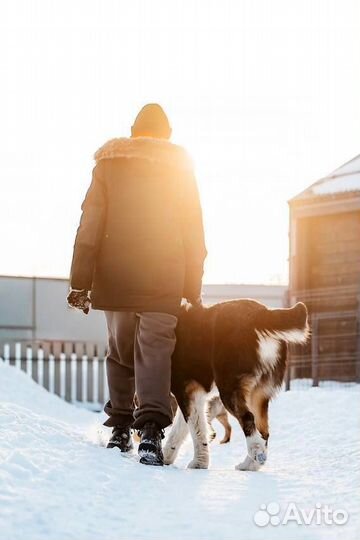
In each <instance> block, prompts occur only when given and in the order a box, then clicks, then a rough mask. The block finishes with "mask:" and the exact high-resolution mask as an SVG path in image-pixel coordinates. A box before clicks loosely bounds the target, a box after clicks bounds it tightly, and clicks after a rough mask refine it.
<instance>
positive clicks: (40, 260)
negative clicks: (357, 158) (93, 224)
mask: <svg viewBox="0 0 360 540" xmlns="http://www.w3.org/2000/svg"><path fill="white" fill-rule="evenodd" d="M0 55H1V56H0V67H1V84H0V94H1V96H0V97H1V99H0V145H1V160H0V181H1V192H0V194H1V207H0V208H1V211H0V231H1V256H0V274H17V275H39V276H67V275H68V272H69V267H70V262H71V255H72V246H73V241H74V237H75V232H76V228H77V225H78V221H79V217H80V204H81V201H82V199H83V197H84V194H85V192H86V189H87V187H88V184H89V182H90V172H91V169H92V167H93V161H92V155H93V153H94V151H95V150H96V149H97V147H99V146H100V145H101V144H103V143H104V142H105V140H107V139H109V138H112V137H117V136H127V135H129V133H130V126H131V124H132V122H133V119H134V117H135V116H136V114H137V112H138V110H139V109H140V108H141V107H142V106H143V105H144V104H145V103H147V102H154V101H156V102H159V103H160V104H161V105H162V106H163V107H164V109H165V110H166V112H167V114H168V116H169V118H170V122H171V124H172V126H173V138H172V140H173V142H176V143H179V144H184V145H185V146H186V147H187V148H188V150H189V152H190V153H191V155H192V157H193V158H194V161H195V164H196V171H197V177H198V183H199V189H200V192H201V198H202V205H203V212H204V220H205V226H206V239H207V247H208V251H209V255H208V259H207V262H206V271H205V277H204V281H205V282H208V283H209V282H213V283H215V282H218V283H231V282H232V283H234V282H248V283H256V282H259V283H261V282H262V283H269V282H273V283H274V282H278V281H281V282H286V280H287V249H288V239H287V229H288V207H287V203H286V201H287V199H289V198H290V197H292V196H293V195H295V194H296V193H298V192H299V191H301V190H302V189H304V188H305V187H306V186H307V185H308V184H310V183H311V182H313V181H314V180H317V179H318V178H319V177H321V176H324V175H326V174H327V173H329V172H330V171H331V170H333V169H334V168H336V167H338V166H339V165H341V164H342V163H343V162H344V161H347V160H348V159H350V158H352V157H354V155H356V154H358V153H359V152H360V102H359V99H360V70H359V66H360V2H358V1H357V0H341V1H339V0H301V1H297V0H292V1H289V0H271V1H269V0H247V1H241V0H234V1H225V0H222V1H220V0H218V1H216V2H215V1H212V0H204V1H195V0H188V1H184V0H183V1H174V0H151V1H146V0H144V1H140V0H138V1H136V0H135V1H134V0H132V1H131V2H130V0H128V1H121V0H116V1H113V0H107V1H106V2H105V1H104V0H76V1H74V0H72V1H67V0H66V1H65V0H59V1H53V0H42V1H34V0H33V1H28V0H8V1H4V2H1V3H0Z"/></svg>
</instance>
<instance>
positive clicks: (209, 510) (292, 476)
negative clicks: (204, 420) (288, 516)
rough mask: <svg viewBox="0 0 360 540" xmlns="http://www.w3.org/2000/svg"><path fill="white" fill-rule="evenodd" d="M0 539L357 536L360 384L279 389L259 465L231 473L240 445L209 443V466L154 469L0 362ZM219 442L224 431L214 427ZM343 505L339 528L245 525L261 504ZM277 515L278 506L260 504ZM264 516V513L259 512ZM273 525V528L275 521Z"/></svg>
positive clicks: (90, 419) (237, 441) (184, 458)
mask: <svg viewBox="0 0 360 540" xmlns="http://www.w3.org/2000/svg"><path fill="white" fill-rule="evenodd" d="M0 399H1V402H0V441H1V443H0V531H1V538H3V539H4V540H10V539H11V540H17V539H19V540H20V539H23V538H26V540H42V539H47V540H73V539H74V540H75V539H76V540H92V539H96V540H99V539H100V538H101V539H103V540H115V539H116V540H121V539H139V540H140V539H141V540H142V539H159V540H161V539H171V540H177V539H179V540H180V539H182V540H186V539H198V540H205V539H206V540H213V539H214V540H219V539H220V538H223V539H227V540H232V539H234V540H235V539H239V538H244V539H246V540H252V539H264V538H268V539H270V540H272V539H275V538H276V539H278V538H279V539H282V538H283V539H286V540H289V538H290V539H291V540H293V539H295V540H297V539H309V540H314V539H324V540H325V539H326V540H329V539H330V540H331V539H335V538H340V537H341V538H346V539H347V540H352V539H355V538H356V537H357V535H358V532H359V528H360V527H359V526H360V520H359V503H360V493H359V485H360V460H359V454H360V450H359V447H360V444H359V432H360V422H359V411H360V407H359V404H360V403H359V401H360V392H359V386H358V385H356V386H352V387H350V388H343V387H341V386H339V387H336V388H332V389H330V388H326V387H325V388H311V389H305V390H291V391H290V392H283V393H281V394H280V396H279V397H278V398H277V399H276V400H275V401H274V402H273V404H272V405H271V409H270V419H271V438H270V444H269V459H268V462H267V464H266V465H265V467H264V468H263V470H262V471H260V472H257V473H256V472H240V471H235V470H234V466H235V465H236V464H237V463H238V462H239V461H240V460H242V459H243V457H244V455H245V452H246V451H245V440H244V437H243V435H242V433H241V432H240V430H239V429H238V427H237V426H236V422H235V421H233V422H232V423H233V426H234V433H233V438H232V441H231V442H230V444H228V445H219V444H218V439H216V440H215V441H214V442H213V443H212V444H211V452H212V463H211V468H210V470H208V471H206V470H187V469H185V467H186V464H187V462H188V461H190V459H191V457H192V456H191V442H190V441H189V440H188V441H187V442H186V443H185V445H184V448H183V450H182V451H181V453H180V457H179V458H178V460H177V462H176V465H174V466H170V467H163V468H158V467H156V468H152V467H145V466H142V465H140V464H139V463H138V462H137V460H136V457H133V458H129V457H124V456H122V455H120V454H119V453H118V452H117V450H116V449H113V450H107V449H106V448H104V447H103V446H102V445H101V442H104V437H108V435H109V430H106V428H103V427H102V421H103V419H104V417H103V415H102V414H98V413H92V412H89V411H87V410H82V409H80V408H77V407H74V406H73V405H69V404H67V403H65V402H64V401H62V400H60V399H59V398H58V397H56V396H54V395H50V394H49V393H48V392H47V391H46V390H44V389H43V388H41V387H39V386H38V385H36V383H34V382H33V381H32V380H31V379H30V378H29V377H28V376H27V375H26V374H25V373H23V372H20V371H18V370H17V369H16V368H14V367H10V366H6V365H4V364H3V363H2V362H0ZM216 429H217V430H218V432H219V435H222V428H221V427H220V426H219V425H218V424H216ZM268 503H277V504H278V505H280V509H281V510H280V513H279V515H280V516H282V515H283V513H284V511H285V510H286V507H287V505H288V504H289V503H296V505H297V507H298V508H299V509H301V510H304V511H305V510H306V511H308V510H310V509H312V508H315V504H316V503H318V504H321V505H330V506H331V507H332V508H333V509H344V510H346V511H347V512H348V513H349V520H348V522H347V523H346V524H344V525H336V524H332V525H325V524H321V525H316V524H315V523H312V524H311V525H304V524H301V525H298V524H296V523H294V522H292V523H288V524H286V525H285V524H282V523H280V524H278V525H272V524H269V525H267V526H265V527H260V526H257V525H256V524H255V523H254V515H255V513H256V512H257V511H259V509H260V505H262V504H268ZM269 509H271V510H272V511H273V510H274V509H275V511H276V510H277V507H276V504H275V505H274V504H273V505H272V507H270V508H269ZM263 515H264V514H263ZM274 523H277V521H274Z"/></svg>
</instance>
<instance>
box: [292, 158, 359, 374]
mask: <svg viewBox="0 0 360 540" xmlns="http://www.w3.org/2000/svg"><path fill="white" fill-rule="evenodd" d="M289 206H290V279H289V301H290V303H293V302H295V301H297V300H302V301H304V302H305V303H306V305H307V307H308V309H309V312H310V316H311V325H312V340H311V343H310V344H309V345H308V347H307V348H305V349H303V352H301V350H300V349H298V350H296V351H295V352H294V354H293V355H292V365H293V374H292V376H293V377H294V376H304V377H312V378H313V380H314V382H315V384H317V382H318V380H319V379H336V380H343V381H349V380H357V381H359V380H360V371H359V370H360V366H359V363H360V340H359V335H360V331H359V329H360V311H359V310H360V155H359V156H357V157H355V158H354V159H352V160H351V161H349V162H348V163H345V164H344V165H342V166H341V167H339V168H338V169H336V170H335V171H334V172H333V173H331V174H329V175H328V176H326V177H325V178H322V179H320V180H318V181H317V182H315V183H314V184H312V185H311V186H310V187H308V188H307V189H305V191H303V192H302V193H300V194H299V195H297V196H296V197H294V198H293V199H291V200H290V201H289Z"/></svg>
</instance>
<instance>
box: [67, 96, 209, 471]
mask: <svg viewBox="0 0 360 540" xmlns="http://www.w3.org/2000/svg"><path fill="white" fill-rule="evenodd" d="M170 136H171V127H170V125H169V121H168V118H167V116H166V114H165V112H164V111H163V109H162V108H161V107H160V105H158V104H148V105H145V106H144V107H143V108H142V109H141V111H140V112H139V114H138V115H137V117H136V119H135V122H134V124H133V126H132V128H131V137H123V138H118V139H112V140H110V141H108V142H107V143H106V144H104V146H102V147H101V148H100V149H99V150H98V151H97V152H96V154H95V161H96V165H95V167H94V169H93V175H92V182H91V185H90V187H89V189H88V191H87V193H86V197H85V200H84V201H83V203H82V206H81V208H82V216H81V220H80V225H79V228H78V230H77V234H76V239H75V244H74V252H73V258H72V263H71V271H70V292H69V294H68V297H67V300H68V303H69V305H70V306H72V307H74V308H77V309H80V310H83V311H84V312H85V313H87V312H88V310H89V308H90V305H91V307H92V308H93V309H98V310H103V311H104V312H105V317H106V323H107V329H108V351H107V356H106V366H107V380H108V385H109V396H110V399H109V401H108V402H107V403H106V404H105V407H104V410H105V412H106V413H107V415H108V419H107V420H106V422H105V423H104V425H105V426H109V427H112V428H113V429H112V436H111V438H110V440H109V443H108V448H113V447H116V448H118V449H120V451H121V452H128V451H131V450H132V449H133V441H132V436H131V428H134V429H136V430H139V434H140V435H141V440H140V445H139V450H138V451H139V455H140V462H141V463H144V464H150V465H163V456H162V449H161V439H162V438H163V432H164V428H165V427H166V426H168V425H170V424H171V422H172V416H173V413H172V409H171V402H170V384H171V355H172V353H173V351H174V348H175V341H176V337H175V328H176V323H177V318H178V313H179V309H180V304H181V300H182V298H185V299H187V300H188V301H189V302H191V303H192V304H201V284H202V276H203V265H204V260H205V258H206V255H207V250H206V246H205V240H204V230H203V220H202V211H201V206H200V201H199V194H198V189H197V185H196V179H195V175H194V171H193V167H192V163H191V160H190V158H189V156H188V154H187V152H186V151H185V150H184V149H183V148H182V147H181V146H178V145H175V144H173V143H171V142H170V140H169V139H170ZM135 392H136V397H137V403H138V407H136V408H135V406H134V396H135Z"/></svg>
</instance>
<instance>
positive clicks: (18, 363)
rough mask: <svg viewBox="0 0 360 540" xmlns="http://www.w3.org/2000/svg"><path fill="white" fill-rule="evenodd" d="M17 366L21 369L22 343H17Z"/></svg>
mask: <svg viewBox="0 0 360 540" xmlns="http://www.w3.org/2000/svg"><path fill="white" fill-rule="evenodd" d="M15 367H16V368H17V369H21V343H15Z"/></svg>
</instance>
